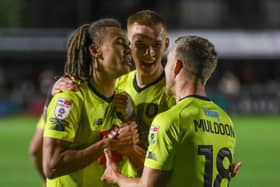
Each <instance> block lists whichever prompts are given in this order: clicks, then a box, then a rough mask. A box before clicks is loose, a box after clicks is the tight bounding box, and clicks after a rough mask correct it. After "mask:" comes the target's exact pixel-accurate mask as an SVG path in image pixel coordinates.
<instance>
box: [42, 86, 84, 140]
mask: <svg viewBox="0 0 280 187" xmlns="http://www.w3.org/2000/svg"><path fill="white" fill-rule="evenodd" d="M81 105H82V100H81V99H80V98H79V97H77V96H76V95H75V93H74V92H68V91H66V92H62V93H59V94H56V95H55V96H54V97H53V99H52V100H51V102H50V103H49V106H48V110H47V119H46V127H45V130H44V137H50V138H55V139H60V140H64V141H68V142H73V141H74V139H75V136H76V134H77V131H78V127H79V121H80V114H81Z"/></svg>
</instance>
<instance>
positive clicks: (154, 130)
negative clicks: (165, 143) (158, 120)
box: [151, 125, 159, 132]
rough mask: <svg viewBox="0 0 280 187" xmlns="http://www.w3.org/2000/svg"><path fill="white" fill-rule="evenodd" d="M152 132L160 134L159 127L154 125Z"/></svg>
mask: <svg viewBox="0 0 280 187" xmlns="http://www.w3.org/2000/svg"><path fill="white" fill-rule="evenodd" d="M151 131H152V132H158V131H159V126H154V125H152V126H151Z"/></svg>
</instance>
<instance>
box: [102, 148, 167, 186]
mask: <svg viewBox="0 0 280 187" xmlns="http://www.w3.org/2000/svg"><path fill="white" fill-rule="evenodd" d="M104 154H105V156H106V170H105V172H104V174H103V176H102V177H101V180H102V181H105V182H108V183H110V184H118V185H119V186H120V187H164V186H166V183H167V180H168V179H169V176H170V174H169V172H165V171H160V170H154V169H151V168H148V167H145V168H144V171H143V174H142V176H141V177H140V178H135V179H132V178H129V177H126V176H123V175H122V174H121V173H120V171H119V169H118V167H117V165H116V164H115V163H114V162H113V161H112V154H111V151H110V150H109V149H105V150H104Z"/></svg>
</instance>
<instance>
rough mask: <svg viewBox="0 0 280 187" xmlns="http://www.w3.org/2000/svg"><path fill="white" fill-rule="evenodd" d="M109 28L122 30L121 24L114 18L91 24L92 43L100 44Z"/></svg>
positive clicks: (89, 30) (89, 31)
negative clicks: (105, 30)
mask: <svg viewBox="0 0 280 187" xmlns="http://www.w3.org/2000/svg"><path fill="white" fill-rule="evenodd" d="M108 27H115V28H119V29H122V28H121V24H120V22H119V21H118V20H116V19H114V18H103V19H99V20H97V21H95V22H93V23H92V24H90V26H89V29H88V33H89V36H90V39H91V41H92V42H94V43H97V44H99V43H100V42H101V40H102V38H103V34H104V32H103V31H104V29H105V28H108Z"/></svg>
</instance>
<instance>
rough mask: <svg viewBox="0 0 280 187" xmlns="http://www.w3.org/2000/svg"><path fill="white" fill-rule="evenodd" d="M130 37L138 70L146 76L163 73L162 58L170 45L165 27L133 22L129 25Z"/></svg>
mask: <svg viewBox="0 0 280 187" xmlns="http://www.w3.org/2000/svg"><path fill="white" fill-rule="evenodd" d="M128 38H129V40H130V42H131V51H132V56H133V60H134V62H135V66H136V69H137V72H139V73H140V74H142V75H145V76H153V75H154V74H161V72H162V71H163V68H162V65H161V60H162V57H163V54H164V52H165V51H166V49H167V47H168V38H167V37H166V31H165V29H164V28H163V27H162V26H161V25H160V24H158V25H154V26H152V27H151V26H146V25H140V24H137V23H135V24H133V25H131V26H129V27H128Z"/></svg>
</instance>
